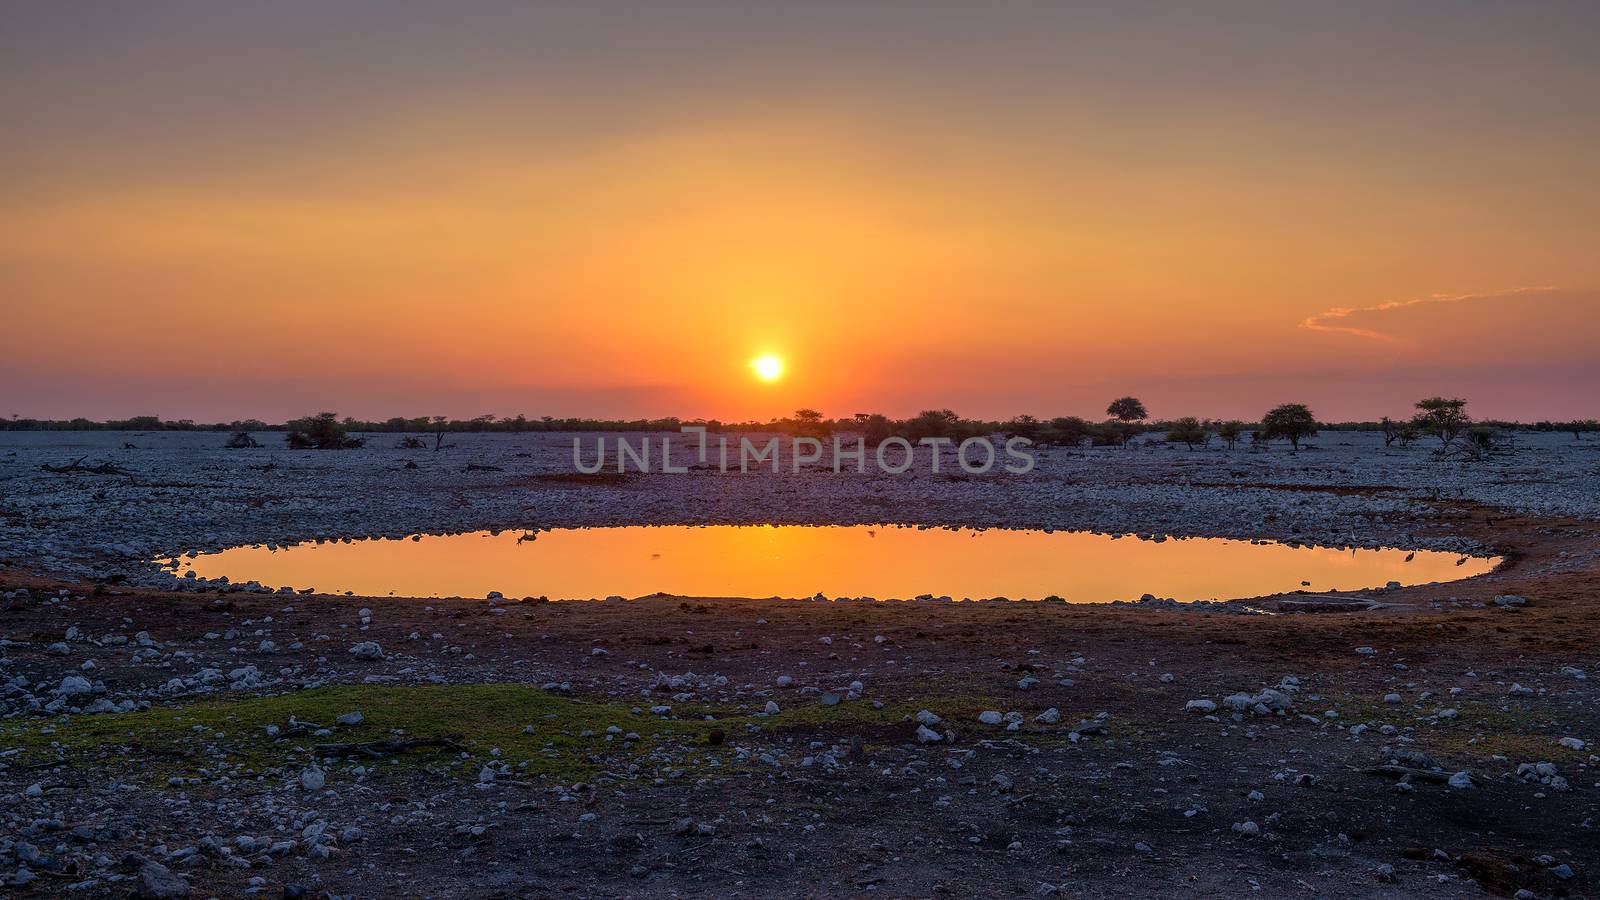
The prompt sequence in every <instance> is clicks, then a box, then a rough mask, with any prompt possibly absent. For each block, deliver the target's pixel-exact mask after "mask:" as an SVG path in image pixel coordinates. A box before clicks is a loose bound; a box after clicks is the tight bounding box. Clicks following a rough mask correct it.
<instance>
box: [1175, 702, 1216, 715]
mask: <svg viewBox="0 0 1600 900" xmlns="http://www.w3.org/2000/svg"><path fill="white" fill-rule="evenodd" d="M1183 709H1184V711H1185V712H1200V713H1214V712H1216V711H1217V704H1216V703H1215V702H1214V701H1211V700H1190V701H1189V702H1188V703H1185V704H1184V705H1183Z"/></svg>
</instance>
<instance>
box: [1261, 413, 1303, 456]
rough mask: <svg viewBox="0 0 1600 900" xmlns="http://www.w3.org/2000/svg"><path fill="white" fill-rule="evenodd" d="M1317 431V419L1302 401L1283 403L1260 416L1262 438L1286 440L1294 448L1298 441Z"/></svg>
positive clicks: (1297, 448) (1297, 447)
mask: <svg viewBox="0 0 1600 900" xmlns="http://www.w3.org/2000/svg"><path fill="white" fill-rule="evenodd" d="M1316 433H1317V419H1316V417H1315V416H1313V415H1312V414H1311V409H1310V408H1309V407H1307V406H1306V405H1305V404H1304V403H1285V404H1283V405H1282V406H1279V407H1276V408H1274V409H1273V410H1272V411H1271V412H1268V413H1267V414H1266V415H1265V416H1262V417H1261V437H1262V440H1265V441H1270V440H1274V439H1277V438H1284V439H1285V440H1287V441H1288V442H1289V444H1290V446H1292V447H1293V448H1294V449H1295V450H1299V449H1300V441H1301V440H1303V439H1305V438H1308V437H1311V436H1312V435H1315V434H1316Z"/></svg>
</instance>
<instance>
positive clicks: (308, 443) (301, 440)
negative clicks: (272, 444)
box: [283, 412, 366, 450]
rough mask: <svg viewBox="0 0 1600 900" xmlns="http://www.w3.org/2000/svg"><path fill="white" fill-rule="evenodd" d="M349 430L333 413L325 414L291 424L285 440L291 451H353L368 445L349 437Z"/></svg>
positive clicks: (296, 420) (359, 439)
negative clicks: (347, 432)
mask: <svg viewBox="0 0 1600 900" xmlns="http://www.w3.org/2000/svg"><path fill="white" fill-rule="evenodd" d="M347 430H348V428H347V426H346V424H345V423H342V422H340V421H339V420H338V418H337V417H336V416H335V415H334V414H333V413H331V412H325V413H318V414H316V415H314V416H307V417H306V418H304V419H295V420H294V421H292V422H290V423H289V433H288V434H286V435H284V438H283V439H284V441H285V442H286V443H287V444H288V445H289V449H291V450H351V449H355V448H356V447H360V446H363V445H365V444H366V441H365V440H363V439H361V438H356V437H349V436H348V435H347V434H346V431H347Z"/></svg>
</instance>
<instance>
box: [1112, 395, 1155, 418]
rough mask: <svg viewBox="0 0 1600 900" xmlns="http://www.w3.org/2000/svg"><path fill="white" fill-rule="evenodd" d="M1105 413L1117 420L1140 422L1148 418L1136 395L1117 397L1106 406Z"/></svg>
mask: <svg viewBox="0 0 1600 900" xmlns="http://www.w3.org/2000/svg"><path fill="white" fill-rule="evenodd" d="M1106 415H1108V416H1110V417H1112V418H1113V419H1116V420H1117V421H1119V422H1142V421H1144V420H1145V419H1148V418H1150V414H1149V413H1148V412H1145V409H1144V404H1143V403H1140V402H1139V398H1138V397H1119V398H1117V399H1116V400H1113V401H1111V405H1110V406H1107V407H1106Z"/></svg>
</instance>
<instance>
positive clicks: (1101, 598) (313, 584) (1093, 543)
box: [179, 525, 1498, 602]
mask: <svg viewBox="0 0 1600 900" xmlns="http://www.w3.org/2000/svg"><path fill="white" fill-rule="evenodd" d="M1407 556H1408V554H1407V552H1406V551H1403V550H1338V549H1333V548H1306V547H1301V548H1295V547H1288V546H1285V545H1282V544H1276V543H1264V544H1251V543H1250V542H1248V541H1236V540H1223V539H1218V538H1191V539H1183V540H1179V539H1172V540H1166V541H1161V542H1155V541H1145V540H1138V539H1135V538H1120V539H1119V538H1113V537H1111V536H1108V535H1100V534H1090V533H1086V532H1057V533H1054V534H1046V533H1044V532H1041V531H1014V530H1003V529H996V530H988V531H976V530H944V529H928V530H921V529H915V528H904V527H893V526H849V527H833V526H829V527H805V526H770V525H739V526H731V525H718V526H702V527H696V526H630V527H621V528H593V529H558V530H554V531H543V532H538V533H537V535H536V537H534V539H533V540H521V541H519V535H517V534H515V533H511V532H503V533H501V534H499V535H491V534H489V533H487V532H478V533H473V534H464V535H445V536H436V537H422V538H420V539H416V540H411V539H406V540H391V539H374V540H365V541H354V542H351V543H348V544H346V543H327V544H301V545H297V546H294V547H290V548H286V549H280V550H276V551H271V550H268V549H266V548H265V547H260V546H256V547H238V548H233V549H230V550H225V551H222V552H220V553H211V554H204V555H201V556H199V557H197V558H194V559H186V560H183V564H182V567H181V568H180V570H179V571H180V573H182V572H187V571H191V570H192V571H194V572H195V574H196V575H197V576H199V577H204V578H216V577H219V576H222V575H226V576H228V578H230V579H231V580H232V581H234V582H235V583H239V582H246V581H259V582H261V583H262V584H265V585H268V586H270V587H280V586H290V587H294V588H296V589H301V588H307V587H310V588H315V589H316V590H317V591H319V592H322V593H334V592H342V591H347V590H348V591H354V592H355V593H357V594H361V595H370V596H381V595H385V594H395V595H399V596H414V597H428V596H462V597H483V596H486V595H487V594H488V593H489V592H490V591H500V592H501V593H503V594H505V595H506V596H507V597H513V598H517V597H524V596H540V595H544V596H548V597H550V598H551V599H587V598H598V597H605V596H609V595H613V594H615V595H621V596H625V597H638V596H643V595H646V594H651V593H655V592H663V593H668V594H673V595H681V596H696V597H770V596H779V597H808V596H811V595H813V594H816V593H818V592H821V593H823V594H825V595H827V596H829V597H838V596H871V597H876V598H878V599H897V598H898V599H904V598H910V597H915V596H917V595H920V594H933V595H936V596H939V595H949V596H952V597H954V598H955V599H958V600H959V599H964V598H982V597H994V596H1004V597H1010V598H1012V599H1035V600H1037V599H1041V598H1043V597H1045V596H1048V595H1051V594H1055V595H1059V596H1062V597H1065V598H1066V599H1068V600H1070V601H1074V602H1105V601H1110V600H1116V599H1124V600H1127V599H1136V598H1138V597H1139V596H1140V595H1141V594H1144V593H1151V594H1155V595H1156V596H1158V597H1172V598H1175V599H1178V600H1185V601H1190V600H1210V599H1230V598H1238V597H1256V596H1262V595H1266V594H1275V593H1283V592H1288V591H1295V590H1301V589H1302V584H1301V583H1302V582H1310V584H1309V586H1307V587H1306V588H1305V589H1309V590H1315V591H1330V590H1360V589H1364V588H1373V587H1381V586H1383V585H1385V584H1386V583H1388V582H1390V581H1398V582H1401V583H1402V584H1408V585H1409V584H1422V583H1427V582H1434V581H1451V580H1455V579H1459V578H1466V577H1470V576H1473V575H1480V574H1483V573H1485V572H1488V571H1490V570H1491V569H1492V568H1493V567H1494V566H1495V565H1496V564H1497V563H1498V560H1493V559H1481V558H1469V559H1467V560H1465V561H1464V562H1460V564H1458V561H1459V560H1460V559H1461V558H1460V557H1459V556H1458V555H1457V554H1453V553H1439V552H1429V551H1418V552H1416V553H1415V554H1412V555H1411V556H1412V558H1411V561H1409V562H1407Z"/></svg>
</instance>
